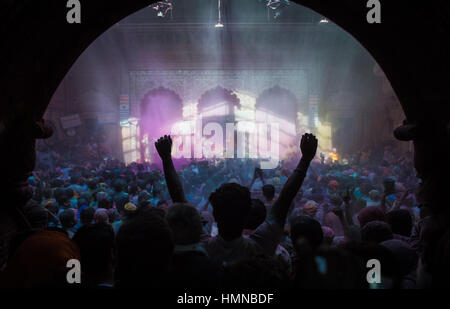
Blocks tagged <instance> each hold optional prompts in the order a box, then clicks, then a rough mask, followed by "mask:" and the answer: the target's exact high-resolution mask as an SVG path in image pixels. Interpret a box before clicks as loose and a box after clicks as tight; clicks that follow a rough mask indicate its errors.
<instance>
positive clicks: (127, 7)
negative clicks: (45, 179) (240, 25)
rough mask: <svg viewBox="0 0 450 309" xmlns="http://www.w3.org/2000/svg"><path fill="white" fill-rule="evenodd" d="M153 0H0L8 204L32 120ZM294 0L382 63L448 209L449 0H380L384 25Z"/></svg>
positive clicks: (346, 2)
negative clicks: (74, 5)
mask: <svg viewBox="0 0 450 309" xmlns="http://www.w3.org/2000/svg"><path fill="white" fill-rule="evenodd" d="M151 2H155V1H148V0H136V1H106V0H96V1H83V11H82V12H83V13H82V23H81V24H79V25H78V24H68V23H67V22H66V20H65V18H66V13H67V8H66V2H65V1H61V0H42V1H25V0H20V1H4V2H2V4H1V12H2V14H1V20H0V23H1V27H0V29H1V30H0V35H1V38H2V57H0V65H1V67H2V75H3V78H2V89H3V90H2V91H1V92H0V102H1V106H2V108H1V109H0V147H1V149H2V150H4V151H3V153H2V158H1V159H2V160H1V161H0V166H1V169H0V171H1V174H2V175H8V176H9V177H8V179H4V180H2V183H0V187H2V190H3V191H4V193H5V194H4V196H6V198H5V199H6V200H5V201H4V204H5V205H9V206H10V207H20V206H21V205H22V203H23V196H25V195H24V194H23V192H24V191H26V183H24V180H26V178H27V175H28V173H29V172H30V171H31V170H32V169H33V167H34V151H35V149H34V139H35V138H39V137H44V136H47V135H48V132H47V131H46V128H45V126H43V125H42V124H38V123H36V121H38V120H39V119H40V118H41V117H42V115H43V114H44V111H45V109H46V107H47V105H48V104H49V102H50V98H51V97H52V95H53V93H54V92H55V90H56V88H57V86H58V85H59V83H60V82H61V81H62V79H63V77H64V76H65V74H66V73H67V72H68V70H69V69H70V67H71V66H72V65H73V63H74V62H75V60H76V59H77V58H78V57H79V56H80V55H81V53H82V52H83V51H84V50H85V49H86V48H87V47H88V46H89V44H91V43H92V42H93V41H94V40H95V39H96V38H97V37H98V36H99V35H101V34H102V33H103V32H104V31H105V30H107V29H108V28H109V27H111V26H112V25H113V24H115V23H117V22H119V21H120V20H121V19H123V18H124V17H126V16H128V15H130V14H131V13H134V12H136V11H137V10H139V9H141V8H144V7H146V6H148V5H149V4H150V3H151ZM294 2H296V3H298V4H301V5H304V6H306V7H308V8H310V9H312V10H314V11H316V12H317V13H319V14H321V15H323V16H325V17H327V18H328V19H330V20H332V21H333V22H335V23H336V24H337V25H339V26H340V27H342V28H343V29H344V30H345V31H347V32H349V33H350V34H351V35H353V36H354V37H355V38H356V39H357V40H358V41H359V42H360V43H361V44H362V45H363V46H364V47H365V48H366V49H367V50H368V51H369V52H370V54H371V55H372V56H373V57H374V58H375V60H376V61H377V62H378V64H379V65H380V67H381V68H382V69H383V70H384V72H385V73H386V76H387V77H388V79H389V81H390V82H391V84H392V87H393V89H394V91H395V93H396V94H397V96H398V98H399V101H400V103H401V105H402V107H403V110H404V112H405V115H406V117H407V123H408V124H410V125H409V126H406V127H403V128H401V129H400V130H397V131H396V137H397V138H399V139H404V140H411V139H413V140H414V142H415V156H416V158H415V165H416V169H417V172H418V175H419V177H421V178H422V180H423V182H424V185H423V190H422V191H421V193H420V196H421V199H422V201H423V203H424V204H430V205H435V206H434V207H435V210H436V212H437V213H441V212H442V211H443V210H446V209H448V208H449V207H447V208H445V209H443V207H441V206H447V205H445V202H444V201H443V197H442V196H441V195H442V192H445V190H443V189H444V187H445V184H446V182H448V180H447V179H446V177H447V171H448V170H449V168H448V164H449V163H448V162H440V161H442V160H436V158H448V157H449V156H450V155H449V149H450V147H449V126H448V120H449V113H448V111H447V110H446V109H447V108H448V79H445V78H443V77H444V76H447V74H448V72H449V69H450V57H449V55H450V47H449V45H448V44H447V43H448V42H447V41H448V39H447V38H448V32H449V28H450V24H449V22H448V16H447V14H448V12H449V11H450V2H448V1H446V0H435V1H427V2H426V4H424V3H423V2H420V1H415V2H412V1H408V0H396V1H381V2H382V24H368V23H367V21H366V14H367V11H368V9H367V7H366V4H367V1H365V0H361V1H352V0H341V1H337V0H320V1H319V0H295V1H294ZM18 141H20V142H18ZM5 149H6V151H5ZM444 161H445V160H444ZM447 161H448V160H447ZM443 165H444V166H443ZM21 192H22V193H21ZM447 204H448V202H447ZM436 205H439V207H437V206H436ZM5 208H6V207H5ZM5 208H2V209H1V210H0V211H1V212H2V213H1V214H0V225H1V226H2V227H4V228H6V231H9V232H11V231H14V229H16V228H17V226H18V223H17V222H18V221H20V219H18V215H17V214H16V213H15V212H11V211H6V210H5ZM4 232H5V230H1V231H0V234H1V235H4Z"/></svg>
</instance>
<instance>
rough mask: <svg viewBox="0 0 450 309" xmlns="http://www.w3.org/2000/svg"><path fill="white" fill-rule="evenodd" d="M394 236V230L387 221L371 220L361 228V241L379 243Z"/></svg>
mask: <svg viewBox="0 0 450 309" xmlns="http://www.w3.org/2000/svg"><path fill="white" fill-rule="evenodd" d="M393 238H394V235H393V234H392V230H391V228H390V227H389V224H387V223H386V222H382V221H371V222H369V223H367V224H365V225H364V226H363V227H362V229H361V241H363V242H367V243H374V244H379V243H381V242H383V241H385V240H390V239H393Z"/></svg>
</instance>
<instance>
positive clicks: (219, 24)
mask: <svg viewBox="0 0 450 309" xmlns="http://www.w3.org/2000/svg"><path fill="white" fill-rule="evenodd" d="M221 4H222V1H221V0H217V10H218V12H219V19H218V21H217V24H216V25H215V26H214V27H216V28H223V24H222V7H221Z"/></svg>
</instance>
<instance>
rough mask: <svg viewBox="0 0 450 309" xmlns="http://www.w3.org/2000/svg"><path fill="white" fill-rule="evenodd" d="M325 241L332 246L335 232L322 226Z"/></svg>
mask: <svg viewBox="0 0 450 309" xmlns="http://www.w3.org/2000/svg"><path fill="white" fill-rule="evenodd" d="M322 232H323V240H324V242H325V243H327V244H331V243H332V242H333V239H334V231H333V230H332V229H331V228H330V227H328V226H322Z"/></svg>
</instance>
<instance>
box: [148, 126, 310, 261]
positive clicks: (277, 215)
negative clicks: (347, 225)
mask: <svg viewBox="0 0 450 309" xmlns="http://www.w3.org/2000/svg"><path fill="white" fill-rule="evenodd" d="M155 146H156V149H157V151H158V154H159V156H160V157H161V159H162V161H163V169H164V175H165V178H166V183H167V186H168V190H169V193H170V196H171V198H172V200H173V201H174V202H179V203H184V202H186V197H185V195H184V191H183V187H182V185H181V181H180V179H179V177H178V175H177V173H176V170H175V167H174V165H173V161H172V156H171V151H172V139H171V138H170V136H164V137H162V138H160V139H159V140H158V141H157V142H156V143H155ZM300 148H301V150H302V154H303V155H302V159H301V160H300V162H299V163H298V165H297V168H296V169H295V170H294V172H293V174H292V175H291V176H290V177H289V179H288V180H287V182H286V183H285V185H284V187H283V189H282V190H281V193H280V195H279V197H278V199H277V200H276V201H275V203H274V204H273V206H272V208H271V210H270V213H269V216H268V218H267V219H266V220H265V221H264V223H263V224H261V225H260V226H259V227H258V228H257V229H256V230H255V231H254V232H253V233H252V234H251V235H250V236H249V237H248V238H243V237H242V231H243V230H244V227H245V224H246V220H247V216H248V214H249V212H250V209H251V197H250V191H249V189H248V188H247V187H243V186H241V185H239V184H236V183H226V184H223V185H221V186H220V187H219V188H218V189H217V190H216V191H215V192H213V193H212V194H211V195H210V198H209V200H210V202H211V205H212V207H213V215H214V218H215V220H216V222H217V226H218V231H219V235H218V236H216V237H212V238H210V239H208V240H205V242H204V244H205V246H206V249H207V251H208V253H209V254H210V256H211V258H213V259H214V260H215V261H217V262H219V263H223V264H226V263H229V262H232V261H235V260H239V259H242V258H246V257H250V256H251V255H254V254H257V253H265V254H268V255H273V254H274V253H275V250H276V248H277V245H278V243H279V242H280V240H281V237H282V235H283V227H284V224H285V221H286V217H287V214H288V211H289V207H290V206H291V203H292V201H293V199H294V197H295V195H296V194H297V192H298V190H299V189H300V187H301V185H302V183H303V180H304V178H305V177H306V172H307V170H308V167H309V164H310V162H311V161H312V159H313V158H314V157H315V155H316V151H317V139H316V138H315V136H314V135H312V134H305V135H303V137H302V140H301V144H300Z"/></svg>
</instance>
